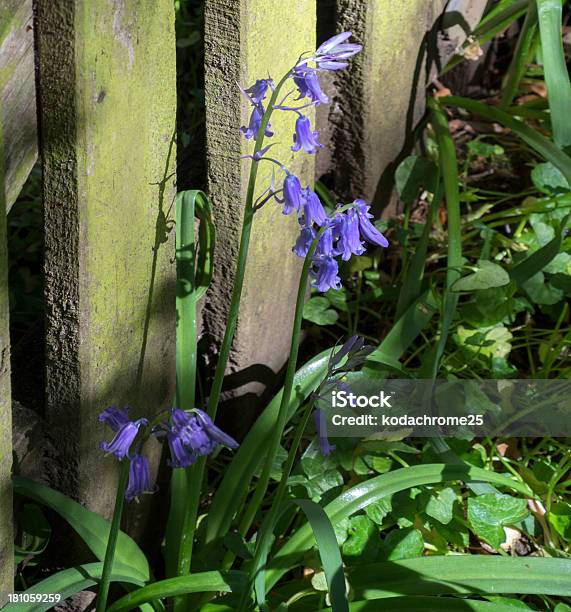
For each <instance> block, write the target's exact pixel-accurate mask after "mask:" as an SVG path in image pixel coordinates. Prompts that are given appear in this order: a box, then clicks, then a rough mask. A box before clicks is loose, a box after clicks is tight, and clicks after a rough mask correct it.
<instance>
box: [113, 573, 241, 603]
mask: <svg viewBox="0 0 571 612" xmlns="http://www.w3.org/2000/svg"><path fill="white" fill-rule="evenodd" d="M247 583H248V577H247V574H245V573H244V572H239V571H229V572H201V573H198V574H192V575H190V576H179V577H178V578H167V579H166V580H160V581H159V582H154V583H153V584H149V585H148V586H145V587H143V588H142V589H137V590H136V591H132V592H131V593H129V594H128V595H125V596H124V597H121V599H119V600H117V601H116V602H115V603H114V604H113V605H112V606H111V607H110V608H109V609H108V610H107V612H125V611H126V610H132V609H133V608H137V607H138V606H140V605H141V604H144V603H147V602H150V601H156V600H157V599H165V598H167V597H178V596H181V595H187V594H189V593H207V592H208V593H213V592H215V593H218V592H220V593H235V592H240V591H243V590H244V588H245V587H246V585H247Z"/></svg>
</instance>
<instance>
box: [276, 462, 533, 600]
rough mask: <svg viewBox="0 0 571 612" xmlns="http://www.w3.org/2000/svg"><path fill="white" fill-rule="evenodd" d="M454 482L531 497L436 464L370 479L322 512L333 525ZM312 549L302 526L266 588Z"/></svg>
mask: <svg viewBox="0 0 571 612" xmlns="http://www.w3.org/2000/svg"><path fill="white" fill-rule="evenodd" d="M454 480H462V481H464V482H473V481H476V482H488V483H492V484H495V485H498V486H503V487H507V488H510V489H513V490H514V491H517V492H519V493H521V494H523V495H527V496H530V495H531V492H530V490H529V489H528V488H527V486H526V485H524V484H523V483H521V482H519V481H516V480H513V479H511V478H509V477H507V476H504V475H503V474H497V473H495V472H490V471H488V470H483V469H481V468H476V467H473V466H470V465H467V464H463V465H448V464H443V463H437V464H428V465H416V466H413V467H408V468H402V469H398V470H395V471H393V472H389V473H387V474H382V475H381V476H377V477H375V478H371V479H370V480H367V481H365V482H362V483H360V484H358V485H355V486H354V487H351V488H350V489H348V490H347V491H345V492H344V493H342V494H341V495H339V497H337V498H336V499H335V500H333V501H332V502H330V503H329V504H328V505H327V506H326V507H325V512H326V513H327V516H328V517H329V519H330V520H331V522H332V523H333V524H334V525H335V524H337V523H338V522H339V521H342V520H343V519H345V518H347V517H349V516H351V515H353V514H355V512H358V511H359V510H362V509H363V508H365V507H367V506H368V505H370V504H372V503H374V502H376V501H378V500H379V499H381V498H382V497H386V496H387V495H392V494H393V493H397V492H399V491H405V490H407V489H410V488H412V487H417V486H420V485H427V484H436V483H441V482H449V481H454ZM312 545H313V538H312V533H311V528H310V527H309V525H308V524H305V525H303V526H302V527H301V528H300V529H298V530H297V531H296V532H295V533H294V534H293V535H292V536H291V537H290V538H289V539H288V541H287V542H286V543H285V544H284V545H283V546H282V547H281V548H280V549H279V551H278V552H277V553H276V554H275V555H274V558H273V559H272V561H271V563H270V566H271V569H269V570H268V571H267V574H266V576H267V579H266V587H267V588H270V587H271V586H273V585H274V584H275V583H276V582H277V581H278V580H279V578H280V577H281V576H282V575H283V574H284V573H285V572H286V571H288V570H289V569H290V568H292V567H295V565H296V564H297V563H298V562H299V560H300V558H301V557H302V556H303V553H304V552H305V551H306V550H308V549H309V548H310V547H311V546H312Z"/></svg>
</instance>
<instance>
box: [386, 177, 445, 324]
mask: <svg viewBox="0 0 571 612" xmlns="http://www.w3.org/2000/svg"><path fill="white" fill-rule="evenodd" d="M435 182H436V189H435V191H436V193H435V194H434V197H433V198H432V202H431V203H430V208H429V209H428V215H427V216H426V223H425V225H424V229H423V230H422V236H421V237H420V240H419V241H418V245H417V247H416V250H415V252H414V255H413V256H412V259H411V260H410V265H409V267H408V270H407V271H406V275H405V277H404V280H403V283H402V287H401V290H400V293H399V299H398V302H397V309H396V313H395V320H396V321H398V320H399V319H400V318H401V317H402V315H403V314H404V313H405V311H406V310H407V309H408V308H409V307H410V305H411V304H412V303H413V302H414V301H415V300H416V299H418V297H419V296H420V294H421V291H422V278H423V276H424V267H425V265H426V252H427V250H428V241H429V239H430V232H431V231H432V224H433V222H434V217H435V215H436V211H437V210H438V207H439V206H440V200H441V199H442V187H441V183H440V176H438V177H437V179H436V180H435Z"/></svg>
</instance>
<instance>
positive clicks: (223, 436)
mask: <svg viewBox="0 0 571 612" xmlns="http://www.w3.org/2000/svg"><path fill="white" fill-rule="evenodd" d="M196 415H197V417H198V419H199V420H200V421H201V422H202V426H203V427H204V429H205V430H206V433H207V434H208V436H209V437H210V439H211V440H212V441H213V442H216V443H217V444H222V446H227V447H228V448H234V449H235V448H238V446H239V445H238V442H236V440H234V438H232V437H231V436H229V435H228V434H227V433H224V432H223V431H222V430H221V429H220V428H219V427H216V425H214V423H213V421H212V419H211V418H210V417H209V416H208V414H206V412H204V410H198V409H197V410H196Z"/></svg>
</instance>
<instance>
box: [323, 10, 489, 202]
mask: <svg viewBox="0 0 571 612" xmlns="http://www.w3.org/2000/svg"><path fill="white" fill-rule="evenodd" d="M446 4H447V0H401V1H400V2H383V1H381V0H336V31H338V32H341V31H345V30H351V31H352V32H353V33H354V36H355V38H356V39H357V40H358V41H359V42H360V43H362V44H363V53H362V54H360V55H358V56H357V57H356V58H355V59H354V62H353V65H352V67H351V70H348V71H341V72H339V73H337V74H336V78H335V86H336V90H337V97H336V101H337V105H336V106H334V107H332V112H333V113H334V114H335V115H336V116H341V117H343V121H342V122H340V123H339V126H338V127H337V129H336V130H335V133H334V135H333V155H334V159H335V167H334V172H335V186H336V189H337V191H338V192H339V195H341V196H343V197H344V198H349V197H351V198H352V197H363V198H365V199H367V200H369V201H374V202H375V204H386V201H387V195H388V194H389V192H390V188H391V187H392V180H393V175H394V170H395V169H396V166H397V165H398V162H399V161H400V160H399V155H401V153H405V154H406V150H407V146H409V145H410V144H411V139H412V137H413V129H414V128H415V127H416V125H417V123H418V121H419V119H420V118H421V117H422V115H423V113H424V101H425V96H426V84H427V80H428V76H427V72H426V68H427V64H428V67H429V70H430V71H431V73H430V77H431V78H433V77H435V76H436V71H434V70H432V68H433V67H434V66H435V65H436V64H437V63H438V62H439V61H440V60H442V58H443V55H444V59H449V57H450V52H449V49H448V53H446V52H444V53H442V49H439V46H440V47H442V45H441V43H440V41H442V40H443V38H446V36H447V35H446V36H443V35H442V33H441V31H440V28H441V25H442V24H441V16H442V11H443V9H444V7H445V5H446ZM451 4H452V5H453V14H452V13H450V15H449V16H448V23H447V24H445V25H446V27H449V28H453V31H452V32H451V37H452V38H453V39H454V43H453V46H454V47H456V45H458V44H459V43H461V42H462V41H463V39H464V38H465V36H466V33H465V32H464V33H462V32H463V31H462V28H461V27H459V26H458V25H457V24H459V23H460V24H462V25H466V24H467V25H468V27H467V28H466V29H469V26H473V25H475V23H477V21H478V15H479V16H481V14H482V12H483V10H484V7H485V4H486V3H485V1H484V0H454V2H452V3H451ZM462 13H464V15H465V17H466V18H465V19H464V18H463V15H462Z"/></svg>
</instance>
